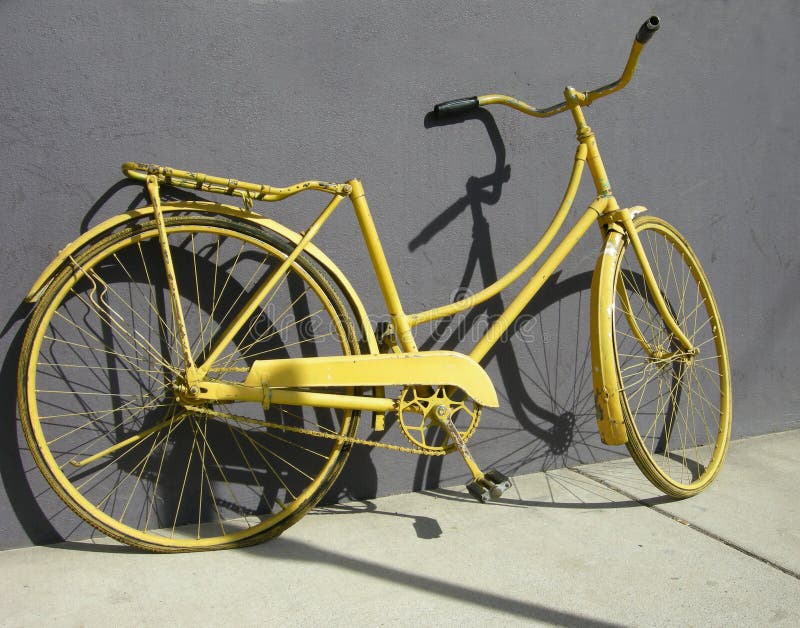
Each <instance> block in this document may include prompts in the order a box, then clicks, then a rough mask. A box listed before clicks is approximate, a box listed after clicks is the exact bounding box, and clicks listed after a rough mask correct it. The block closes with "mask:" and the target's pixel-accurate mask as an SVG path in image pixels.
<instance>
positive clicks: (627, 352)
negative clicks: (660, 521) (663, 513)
mask: <svg viewBox="0 0 800 628" xmlns="http://www.w3.org/2000/svg"><path fill="white" fill-rule="evenodd" d="M633 224H634V227H635V228H636V232H637V234H638V236H639V239H640V241H641V243H642V246H643V247H644V251H645V255H646V257H647V259H648V260H649V264H650V267H651V269H652V271H653V274H654V276H655V281H656V284H657V286H658V288H659V290H660V291H661V294H662V295H663V296H664V298H665V300H666V303H667V306H668V307H669V309H670V312H671V314H672V316H673V317H674V318H675V320H676V321H677V323H678V326H679V327H680V329H681V330H682V332H683V333H684V335H685V336H686V337H687V338H688V339H689V340H690V341H691V343H692V345H693V347H694V348H695V352H694V353H690V352H686V351H684V350H683V349H682V348H681V347H680V346H679V343H678V342H677V340H676V339H675V338H674V337H673V335H672V333H671V332H670V331H669V329H668V327H667V325H666V323H665V322H664V320H663V319H662V318H661V316H660V315H659V313H658V311H657V309H656V307H655V303H654V301H653V295H652V294H651V293H650V292H649V290H648V288H647V286H646V283H645V281H644V275H643V272H642V269H641V267H640V264H639V261H638V259H637V256H636V253H635V252H634V249H633V247H632V246H630V245H629V242H628V241H627V238H625V239H624V240H623V243H622V246H621V249H620V253H619V255H618V256H617V257H616V265H615V269H614V277H615V282H614V285H615V286H616V294H615V301H614V306H615V309H614V323H613V342H614V356H615V361H616V371H617V376H618V380H619V390H620V398H621V401H622V409H623V414H624V419H625V427H626V430H627V434H628V442H627V447H628V450H629V451H630V453H631V456H632V457H633V459H634V461H635V462H636V464H637V465H638V467H639V468H640V469H641V471H642V472H643V473H644V475H645V476H646V477H647V478H648V479H649V480H650V481H651V482H652V483H653V484H654V485H655V486H656V487H658V488H659V489H661V490H662V491H663V492H664V493H666V494H668V495H671V496H673V497H678V498H683V497H689V496H691V495H694V494H696V493H698V492H700V491H702V490H703V489H704V488H706V487H707V486H708V485H709V484H710V483H711V482H712V481H713V480H714V479H715V478H716V476H717V474H718V473H719V470H720V468H721V466H722V463H723V460H724V459H725V455H726V452H727V449H728V443H729V441H730V434H731V382H730V366H729V364H728V351H727V347H726V342H725V332H724V330H723V327H722V321H721V320H720V315H719V310H718V308H717V304H716V301H715V300H714V296H713V294H712V292H711V287H710V286H709V283H708V279H707V278H706V275H705V273H704V272H703V269H702V268H701V266H700V262H699V261H698V259H697V256H696V255H695V253H694V251H692V249H691V247H690V246H689V244H688V243H687V242H686V240H685V239H684V238H683V236H681V234H680V233H678V231H677V230H676V229H675V228H674V227H672V226H671V225H670V224H668V223H667V222H665V221H663V220H661V219H658V218H655V217H650V216H647V217H640V218H637V219H636V220H634V222H633Z"/></svg>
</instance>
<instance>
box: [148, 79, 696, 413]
mask: <svg viewBox="0 0 800 628" xmlns="http://www.w3.org/2000/svg"><path fill="white" fill-rule="evenodd" d="M565 97H566V101H565V102H566V103H567V108H568V109H569V110H570V111H572V114H573V117H574V119H575V123H576V127H577V130H578V141H579V144H578V148H577V151H576V154H575V159H574V163H573V166H572V173H571V175H570V179H569V182H568V184H567V188H566V191H565V193H564V196H563V200H562V202H561V205H560V206H559V208H558V210H557V211H556V213H555V215H554V217H553V219H552V221H551V223H550V225H549V227H548V228H547V230H546V231H545V233H544V234H543V235H542V236H541V238H540V240H539V241H538V242H537V243H536V245H535V246H534V247H533V248H532V249H531V251H530V252H529V253H528V254H527V255H526V256H525V257H524V258H523V259H522V260H521V261H520V262H519V263H518V264H517V265H516V266H514V267H513V268H512V269H511V270H510V271H509V272H508V273H506V274H505V275H503V276H502V277H501V278H500V279H498V280H497V281H496V282H494V283H492V284H491V285H489V286H487V287H485V288H484V289H483V290H481V291H480V292H478V293H476V294H474V295H471V296H469V297H467V298H464V299H461V300H459V301H457V302H455V303H450V304H446V305H442V306H440V307H436V308H433V309H430V310H426V311H423V312H418V313H411V314H407V313H405V312H404V310H403V307H402V303H401V301H400V297H399V294H398V292H397V288H396V285H395V282H394V278H393V277H392V273H391V270H390V268H389V264H388V261H387V259H386V256H385V254H384V251H383V247H382V244H381V241H380V237H379V235H378V231H377V228H376V226H375V223H374V221H373V218H372V214H371V212H370V209H369V206H368V204H367V200H366V196H365V193H364V188H363V186H362V184H361V182H360V181H359V180H358V179H353V180H350V181H348V182H347V183H346V184H344V185H343V186H340V187H337V188H335V190H334V191H332V192H331V193H333V194H334V197H333V199H331V201H330V202H329V203H328V205H327V206H326V207H325V208H324V209H323V210H322V212H321V213H320V214H319V216H318V217H317V218H316V219H315V220H314V221H313V222H312V223H311V224H310V225H309V227H308V228H307V229H306V230H305V231H303V232H302V233H303V236H302V238H301V240H300V241H299V242H298V243H297V245H296V247H295V249H294V251H293V252H292V254H291V255H289V256H288V257H287V258H286V260H285V261H284V262H283V263H282V264H281V265H280V266H279V267H278V268H276V269H275V270H274V271H273V272H272V274H271V275H270V276H269V277H268V278H266V279H265V281H264V282H263V283H262V285H261V286H260V288H259V289H258V290H256V291H255V292H254V294H253V296H252V297H251V299H250V301H249V302H248V304H247V305H246V306H245V307H244V308H243V309H242V312H241V314H240V316H239V317H238V320H239V324H238V325H237V324H233V325H232V326H231V327H229V328H228V329H227V330H225V331H224V332H223V333H222V334H221V336H220V340H219V341H218V343H217V347H218V348H217V349H212V351H211V352H210V353H209V355H208V356H207V358H206V360H205V362H204V363H203V364H201V365H197V366H195V365H194V364H190V363H188V362H187V383H188V386H189V387H190V388H192V387H195V388H197V389H198V392H195V393H193V394H192V396H191V400H192V401H195V402H196V401H198V400H220V399H224V400H227V401H236V400H238V401H245V400H248V401H261V402H262V403H264V404H265V405H268V404H269V403H270V402H273V403H277V402H278V400H280V402H281V403H288V404H297V405H304V404H309V403H313V404H315V405H320V406H327V407H337V408H352V409H369V410H375V411H381V412H385V411H389V410H391V409H392V408H393V401H392V400H390V399H381V398H375V397H372V398H364V397H358V396H348V395H331V394H325V393H310V392H308V391H292V390H291V389H292V388H314V387H321V386H342V387H350V386H388V385H398V386H404V385H410V384H441V385H454V386H459V387H461V388H463V389H464V390H465V391H467V392H468V393H469V394H470V395H471V396H473V397H474V398H475V399H476V401H478V402H479V403H481V404H482V405H489V406H492V405H495V404H496V396H495V394H494V389H493V386H491V383H490V382H488V381H486V379H485V378H484V377H483V376H482V375H480V374H479V371H478V368H479V367H478V368H476V366H477V365H476V364H475V363H477V362H480V361H481V360H482V359H483V358H484V357H485V356H486V355H487V353H488V352H489V351H490V350H491V348H492V347H493V346H494V345H495V344H496V343H497V342H498V340H500V339H501V338H502V337H503V335H504V334H505V332H506V331H507V330H508V328H509V326H510V325H511V324H512V323H513V321H514V320H515V319H516V317H517V316H518V315H519V314H520V313H521V312H522V310H523V309H524V308H525V306H526V305H527V304H528V303H529V302H530V300H531V299H532V298H533V297H534V296H535V295H536V293H537V292H538V291H539V290H540V289H541V287H542V286H543V285H544V284H545V283H546V282H547V280H548V279H549V278H550V277H551V275H552V274H553V272H555V270H556V269H557V268H558V267H559V266H560V265H561V263H562V262H563V261H564V259H565V258H566V257H567V255H568V254H569V253H570V252H571V251H572V249H573V248H574V247H575V245H576V244H577V243H578V241H579V240H581V238H582V237H583V236H584V235H585V234H586V232H587V231H588V230H589V229H590V228H591V225H592V224H593V223H595V222H597V223H598V224H599V225H600V227H601V229H602V230H603V233H604V234H607V233H608V232H609V231H613V230H616V231H617V232H619V233H623V234H624V235H625V236H626V237H627V238H628V239H629V241H630V243H631V245H632V247H633V249H634V251H635V252H636V255H637V257H638V258H639V262H640V264H641V267H642V269H643V274H644V276H645V281H646V282H647V283H648V285H650V286H652V287H653V288H654V289H652V290H651V292H652V294H653V298H654V300H655V305H656V307H657V308H658V310H659V311H660V313H661V314H662V316H663V317H664V320H665V321H667V322H668V325H669V326H670V328H671V331H672V332H673V334H674V335H675V337H676V338H677V339H678V341H679V342H680V343H681V344H682V345H683V346H684V348H685V349H686V350H687V351H691V350H692V349H691V343H690V342H689V340H688V339H686V338H685V336H684V335H683V333H682V332H681V330H680V329H679V327H678V325H677V323H676V322H675V320H674V319H673V317H672V315H671V314H670V312H669V308H668V307H667V305H666V303H665V302H664V301H663V298H662V297H661V294H660V292H659V291H658V290H657V288H655V280H654V278H653V275H652V271H651V269H650V267H649V264H648V262H647V259H646V257H645V254H644V252H643V249H642V247H641V243H640V242H639V241H638V237H637V235H636V231H635V228H634V227H633V224H632V222H631V220H632V215H631V214H632V212H631V210H630V209H620V208H619V205H618V203H617V201H616V199H615V198H614V196H613V194H612V193H611V187H610V184H609V181H608V177H607V175H606V171H605V168H604V166H603V161H602V158H601V156H600V151H599V149H598V146H597V142H596V139H595V135H594V132H593V131H592V130H591V129H590V128H589V126H588V125H587V124H586V121H585V119H584V116H583V113H582V109H581V103H582V102H584V101H585V98H586V96H585V95H582V94H579V93H578V92H576V91H575V90H574V89H573V88H571V87H568V88H567V89H566V90H565ZM487 98H491V99H492V101H493V102H496V103H502V102H503V101H502V98H506V97H501V96H498V95H492V96H491V97H487ZM508 100H509V102H513V103H514V104H516V103H518V102H519V101H513V99H508ZM511 106H513V105H511ZM586 163H588V165H589V171H590V173H591V176H592V179H593V181H594V183H595V187H596V189H597V193H598V194H597V196H596V198H595V199H594V200H593V201H592V202H591V203H590V204H589V206H588V207H587V208H586V210H585V212H584V213H583V215H582V216H581V217H580V219H579V220H578V222H577V223H576V224H575V225H574V226H573V227H572V228H571V229H570V231H569V232H568V233H567V234H566V235H565V236H564V238H563V239H562V241H561V242H560V243H559V244H558V246H557V247H556V248H555V250H554V251H553V252H552V253H551V254H550V256H549V257H548V258H547V259H546V260H545V261H544V262H543V264H542V265H541V267H540V268H539V269H538V270H537V271H536V272H535V273H534V274H533V276H532V277H531V279H530V280H529V281H528V282H527V283H526V284H525V285H524V286H523V287H522V288H521V290H520V291H519V292H518V294H517V295H516V296H515V297H514V299H513V300H512V301H511V302H510V303H509V305H508V306H507V307H506V309H505V311H504V312H503V313H502V314H501V315H500V316H499V317H498V318H497V320H495V321H494V322H493V323H492V325H491V326H490V327H489V328H488V329H487V331H486V332H485V334H484V335H483V336H482V337H481V338H480V340H479V341H478V342H477V344H476V345H475V346H474V347H473V349H472V350H471V351H470V353H469V354H468V356H463V355H461V354H458V353H455V352H447V351H426V352H418V349H417V345H416V342H415V341H414V337H413V335H412V331H411V330H412V329H413V328H414V327H416V326H418V325H420V324H422V323H425V322H428V321H432V320H437V319H441V318H444V317H447V316H451V315H453V314H456V313H458V312H462V311H464V310H467V309H469V308H472V307H474V306H476V305H480V304H481V303H484V302H485V301H486V300H488V299H490V298H492V297H493V296H495V295H496V294H498V293H499V292H500V291H502V290H503V289H505V288H506V287H508V286H509V285H510V284H512V283H513V282H515V281H516V280H517V279H519V278H520V277H521V276H522V275H523V274H524V273H525V272H526V271H528V270H529V269H530V268H531V267H532V266H533V264H534V263H536V261H537V260H538V259H539V258H540V257H541V255H542V252H543V251H545V250H546V249H547V248H548V247H549V246H550V245H551V244H552V243H553V241H554V240H555V238H556V235H557V233H558V232H559V230H560V229H561V227H562V226H563V223H564V221H565V219H566V217H567V215H568V214H569V212H570V210H571V209H572V205H573V200H574V197H575V193H576V190H577V188H578V185H579V183H580V181H581V177H582V174H583V169H584V165H585V164H586ZM150 177H151V178H150V183H149V185H151V186H152V185H154V179H153V175H150ZM295 187H296V186H295ZM309 187H310V186H309ZM327 191H331V189H328V190H327ZM344 193H346V194H347V196H348V197H349V199H350V201H351V203H352V205H353V209H354V212H355V215H356V218H357V220H358V224H359V227H360V230H361V235H362V238H363V240H364V242H365V244H366V247H367V251H368V254H369V257H370V261H371V263H372V267H373V269H374V272H375V276H376V279H377V282H378V286H379V287H380V290H381V293H382V295H383V299H384V302H385V304H386V308H387V312H388V314H389V317H390V320H391V328H390V329H389V333H390V334H393V335H394V337H395V343H396V346H397V347H398V352H397V353H390V354H388V355H381V356H379V357H376V356H363V357H359V356H350V357H348V358H347V359H342V358H327V357H320V358H295V359H288V360H264V361H257V362H255V364H254V365H253V367H252V369H251V372H250V374H249V375H248V377H247V379H246V381H245V382H244V384H243V385H242V386H241V387H239V386H236V385H231V384H224V385H223V384H219V383H215V382H211V381H207V380H205V378H206V376H207V374H208V373H209V371H210V369H211V365H212V364H213V362H214V360H215V359H216V357H217V356H218V354H219V351H221V348H220V347H222V346H224V345H225V344H226V342H227V341H229V340H230V339H231V338H232V337H233V336H234V335H235V334H236V333H237V331H238V330H239V328H240V326H241V325H242V324H243V322H244V321H245V320H247V318H248V317H249V316H250V315H252V314H253V313H254V312H255V310H256V309H257V307H258V305H259V303H260V302H261V301H263V299H264V297H265V296H266V295H267V294H268V293H269V291H270V290H271V289H272V288H273V287H274V286H275V284H276V282H277V281H278V279H279V278H280V277H281V276H282V275H283V274H284V273H285V272H286V270H287V269H288V268H289V266H290V265H291V264H292V263H293V262H294V260H295V259H296V258H297V256H299V255H300V253H301V252H302V251H303V250H304V249H305V247H306V246H307V245H308V244H309V243H310V242H311V240H312V239H313V238H314V236H315V235H316V234H317V233H318V232H319V230H320V228H321V227H322V226H323V224H324V223H325V222H326V221H327V220H328V218H329V217H330V216H331V214H332V213H333V211H334V209H335V208H336V207H337V206H338V204H339V203H340V202H341V200H343V198H344V195H345V194H344ZM152 195H153V196H154V206H157V201H156V200H155V196H156V194H155V192H153V193H152ZM637 209H638V210H639V211H641V210H642V209H643V208H637ZM167 263H168V264H169V263H170V262H169V261H168V260H167ZM598 303H599V302H598ZM598 307H599V306H598ZM594 314H597V312H595V313H594ZM642 342H643V341H642ZM643 346H644V345H643ZM597 354H598V352H593V366H597V364H596V361H597V360H598V359H599V358H598V355H597ZM410 356H413V357H414V358H416V360H414V361H413V363H408V362H407V361H404V360H403V358H404V357H410ZM465 357H468V358H469V360H465V359H464V358H465ZM480 370H481V371H482V369H480ZM593 370H594V369H593ZM204 380H205V381H204ZM434 380H435V381H434ZM265 382H269V386H267V384H266V383H265Z"/></svg>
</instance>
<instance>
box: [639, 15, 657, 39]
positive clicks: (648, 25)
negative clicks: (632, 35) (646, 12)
mask: <svg viewBox="0 0 800 628" xmlns="http://www.w3.org/2000/svg"><path fill="white" fill-rule="evenodd" d="M660 27H661V21H660V20H659V19H658V16H657V15H653V16H651V17H649V18H647V21H646V22H645V23H644V24H642V26H641V28H640V29H639V32H638V33H636V41H638V42H639V43H640V44H642V45H643V46H644V45H645V44H646V43H647V42H648V41H650V38H651V37H652V36H653V34H654V33H655V32H656V31H657V30H658V29H659V28H660Z"/></svg>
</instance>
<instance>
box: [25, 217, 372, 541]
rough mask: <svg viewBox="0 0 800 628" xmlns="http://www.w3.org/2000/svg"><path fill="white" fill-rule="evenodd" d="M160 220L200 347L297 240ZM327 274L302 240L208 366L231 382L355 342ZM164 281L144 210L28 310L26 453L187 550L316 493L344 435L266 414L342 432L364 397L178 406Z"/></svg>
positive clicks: (311, 500)
mask: <svg viewBox="0 0 800 628" xmlns="http://www.w3.org/2000/svg"><path fill="white" fill-rule="evenodd" d="M165 224H166V229H167V232H168V240H169V243H170V249H171V254H172V257H173V261H174V266H175V272H176V275H177V281H178V286H179V290H180V293H181V303H182V307H183V310H184V316H185V320H186V326H187V328H188V333H189V341H190V344H191V347H192V351H193V352H194V358H195V361H196V362H197V363H201V362H202V357H203V355H204V353H205V352H206V351H208V350H209V348H210V345H211V341H212V339H213V338H214V337H215V336H216V335H217V334H218V332H219V331H220V330H221V329H223V328H224V327H225V326H227V324H229V323H230V321H231V320H232V319H233V318H234V316H235V313H236V312H238V311H239V309H240V308H241V307H242V305H243V304H244V303H245V302H246V300H247V298H248V295H249V294H250V293H252V292H253V291H254V289H255V286H256V285H258V284H259V283H260V282H261V281H262V280H263V279H264V278H265V277H267V276H269V275H270V274H271V271H272V269H273V268H275V267H277V265H278V264H280V263H281V262H282V261H283V260H284V259H285V258H286V256H287V254H288V253H289V252H290V251H291V250H292V249H293V248H294V245H293V244H291V243H289V242H287V241H286V240H285V239H283V238H282V237H280V236H278V235H276V234H274V233H272V232H269V231H266V230H264V229H260V228H258V227H255V226H253V225H250V224H246V223H243V222H238V221H234V220H230V219H227V218H223V217H218V216H217V217H170V218H166V219H165ZM326 274H327V273H326V271H325V269H324V268H322V267H321V266H320V265H319V264H318V263H317V262H314V261H313V260H311V258H310V257H308V256H307V255H305V254H301V255H300V256H299V257H298V258H297V260H296V261H295V262H294V263H293V265H292V266H291V267H290V269H289V271H288V272H287V274H286V275H285V276H284V277H283V278H282V279H280V280H279V282H278V283H277V285H276V287H275V288H274V289H273V291H272V292H271V294H270V295H269V296H268V297H267V299H266V301H265V302H264V303H263V304H262V305H261V307H260V309H259V310H257V312H256V314H255V315H253V316H252V317H251V318H250V319H249V320H248V321H247V322H246V324H245V326H244V327H243V328H242V331H241V332H240V333H239V334H237V335H236V337H235V338H234V339H233V341H232V342H231V343H230V344H229V345H228V346H227V347H226V348H225V350H224V351H223V352H222V354H221V357H220V358H219V359H218V360H217V361H216V362H215V364H214V366H213V368H212V370H211V372H210V374H209V375H210V376H212V377H214V378H215V379H217V380H219V381H235V382H241V381H243V380H244V377H245V375H246V372H247V371H248V370H249V367H250V366H251V365H252V363H253V362H254V361H255V360H259V359H268V358H270V357H283V358H286V357H304V356H312V355H320V356H324V355H350V354H357V353H359V352H360V351H359V345H358V341H357V338H356V335H355V332H354V330H353V325H352V323H351V320H350V317H349V314H348V310H347V309H346V307H345V305H344V303H343V301H342V299H341V298H340V296H339V295H338V293H337V291H336V290H335V289H334V288H333V287H332V285H331V283H330V282H329V281H328V279H327V278H326ZM328 276H329V275H328ZM166 285H167V284H166V281H165V278H164V267H163V262H162V261H161V253H160V249H159V245H158V232H157V228H156V225H155V222H152V221H151V222H147V223H144V224H139V225H134V226H132V227H129V228H126V229H123V230H121V231H119V232H117V233H114V234H111V235H109V236H108V237H106V238H105V239H103V240H101V241H100V242H98V243H96V244H95V245H93V246H91V247H89V249H88V250H86V251H84V252H83V253H81V254H78V255H76V256H75V257H74V258H70V262H69V263H68V264H67V265H65V266H64V268H62V270H61V271H60V272H59V273H58V274H57V275H56V277H55V278H54V279H53V281H52V282H51V284H50V285H49V287H48V288H47V290H46V292H45V293H44V295H43V296H42V298H41V299H40V301H39V303H38V305H37V307H36V308H35V310H34V312H33V314H32V317H31V321H30V324H29V327H28V330H27V333H26V335H25V338H24V341H23V346H22V351H21V359H20V365H19V376H18V386H19V388H18V399H19V410H20V418H21V422H22V428H23V431H24V434H25V437H26V439H27V441H28V444H29V446H30V449H31V452H32V454H33V458H34V460H35V461H36V464H37V465H38V466H39V468H40V469H41V471H42V473H43V474H44V477H45V478H46V479H47V481H48V482H49V484H50V485H51V486H52V488H53V489H54V490H55V492H56V493H57V494H58V495H59V497H61V498H62V499H63V500H64V502H65V503H66V504H67V505H68V506H69V507H70V508H71V509H72V510H74V511H75V512H76V513H77V514H78V515H79V516H80V517H82V518H83V519H84V520H86V521H87V522H89V523H90V524H91V525H93V526H94V527H95V528H97V529H98V530H100V531H101V532H103V533H104V534H106V535H108V536H110V537H112V538H115V539H117V540H120V541H123V542H125V543H128V544H130V545H133V546H136V547H140V548H144V549H148V550H155V551H192V550H201V549H220V548H226V547H234V546H241V545H249V544H252V543H256V542H259V541H263V540H265V539H268V538H271V537H273V536H275V535H277V534H279V533H280V532H281V531H283V530H284V529H286V528H287V527H288V526H290V525H292V524H293V523H295V522H296V521H297V520H299V519H300V518H301V517H302V516H303V515H304V514H305V513H306V512H307V511H308V510H309V509H310V508H311V507H313V506H314V504H316V503H317V501H318V500H319V499H320V498H321V497H322V496H323V495H324V494H325V493H326V491H327V490H328V488H329V487H330V486H331V485H332V483H333V482H334V480H335V479H336V477H337V476H338V475H339V473H340V471H341V469H342V466H343V465H344V462H345V460H346V458H347V455H348V453H349V451H350V447H351V445H350V444H349V443H343V442H341V441H340V440H333V439H323V438H318V437H314V436H310V435H306V434H299V433H296V432H289V431H285V430H281V429H276V428H274V427H269V426H266V425H265V423H266V422H269V423H272V424H281V425H287V426H295V427H302V428H305V429H311V430H317V431H324V432H326V433H328V434H329V435H342V436H345V437H347V436H353V435H355V431H356V427H357V423H358V415H359V413H358V412H355V411H349V410H348V411H339V410H330V409H324V408H301V407H296V406H280V405H272V406H271V407H270V408H269V409H268V410H263V409H262V408H261V407H260V406H258V405H256V404H209V405H208V406H207V407H206V408H205V409H204V410H205V411H207V412H202V413H200V412H194V411H189V410H187V409H186V408H185V407H184V406H183V405H181V403H180V402H179V400H178V399H177V397H176V395H175V392H174V385H175V384H176V380H178V379H179V378H180V376H181V369H182V361H181V352H180V349H179V347H178V343H177V340H176V338H177V336H176V334H175V331H174V322H173V316H172V312H171V307H170V298H169V292H168V289H167V287H166ZM340 392H352V391H340ZM215 412H216V413H218V414H214V413H215ZM94 456H96V458H94ZM76 464H77V465H82V466H75V465H76Z"/></svg>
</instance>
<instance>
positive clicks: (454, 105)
mask: <svg viewBox="0 0 800 628" xmlns="http://www.w3.org/2000/svg"><path fill="white" fill-rule="evenodd" d="M479 106H480V104H479V103H478V97H477V96H471V97H470V98H458V99H456V100H448V101H447V102H443V103H439V104H438V105H435V106H434V107H433V115H435V116H436V117H437V118H439V119H441V118H452V117H453V116H459V115H461V114H464V113H467V112H468V111H472V110H473V109H477V108H478V107H479Z"/></svg>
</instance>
